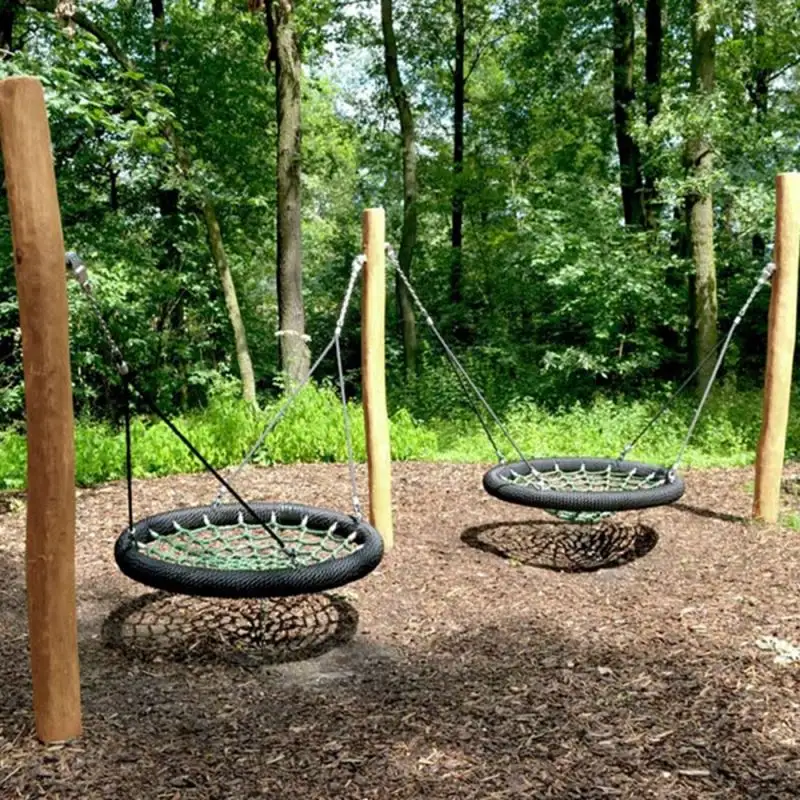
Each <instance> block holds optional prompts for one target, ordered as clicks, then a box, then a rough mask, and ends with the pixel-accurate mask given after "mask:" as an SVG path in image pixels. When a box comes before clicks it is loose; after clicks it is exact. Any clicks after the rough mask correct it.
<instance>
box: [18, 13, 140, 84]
mask: <svg viewBox="0 0 800 800" xmlns="http://www.w3.org/2000/svg"><path fill="white" fill-rule="evenodd" d="M19 4H20V6H22V7H23V8H30V9H33V10H34V11H40V12H42V13H43V14H55V13H56V10H57V8H58V0H19ZM69 18H70V19H71V20H72V21H73V22H74V23H75V24H76V25H78V26H79V27H81V28H83V30H85V31H86V33H89V34H91V35H92V36H94V38H95V39H97V41H98V42H100V44H102V45H103V46H104V47H105V48H106V50H107V51H108V54H109V55H110V56H111V58H113V59H114V61H116V62H117V63H118V64H119V65H120V66H121V67H122V68H123V69H124V70H126V71H127V72H137V71H138V70H137V67H136V64H135V62H134V61H133V60H132V59H131V58H130V57H129V56H128V54H127V53H125V51H124V50H123V49H122V48H121V47H120V46H119V45H118V44H117V42H116V40H115V39H114V37H113V36H112V35H111V34H110V33H109V32H108V31H107V30H105V28H103V27H102V26H100V25H98V24H97V23H96V22H93V21H92V20H91V19H89V17H87V16H86V14H84V13H83V11H79V10H75V11H73V12H72V13H71V14H70V15H69Z"/></svg>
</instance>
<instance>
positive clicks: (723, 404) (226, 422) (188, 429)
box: [0, 384, 800, 489]
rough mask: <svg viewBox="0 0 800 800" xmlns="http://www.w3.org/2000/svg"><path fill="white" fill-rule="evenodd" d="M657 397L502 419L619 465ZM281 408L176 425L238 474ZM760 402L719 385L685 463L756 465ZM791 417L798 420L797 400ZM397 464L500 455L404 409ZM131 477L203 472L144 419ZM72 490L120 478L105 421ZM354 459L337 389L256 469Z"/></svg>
mask: <svg viewBox="0 0 800 800" xmlns="http://www.w3.org/2000/svg"><path fill="white" fill-rule="evenodd" d="M659 400H660V399H657V398H653V399H650V400H648V401H630V400H626V399H625V398H617V399H616V400H611V399H598V400H595V401H593V402H590V403H588V404H582V403H574V404H571V405H569V406H565V407H562V408H560V409H557V410H548V409H545V408H544V407H542V406H540V405H537V404H536V403H533V402H531V401H521V400H520V401H516V402H515V403H513V404H512V405H511V407H510V409H509V411H508V413H507V415H505V418H504V423H505V425H506V426H507V429H508V431H509V433H510V434H511V436H512V437H513V438H514V440H515V441H516V442H517V444H518V445H519V446H520V447H521V448H522V450H523V451H524V452H525V454H526V455H528V456H531V457H537V456H539V457H546V456H556V455H561V456H564V455H586V456H592V455H597V456H616V455H618V454H619V453H620V451H621V450H622V448H623V446H624V445H625V444H626V443H627V442H628V441H629V440H630V439H631V437H632V436H634V435H635V434H636V433H637V432H638V431H639V430H640V429H641V428H643V427H644V425H645V424H646V423H647V422H648V420H649V419H650V418H651V417H652V415H653V414H654V413H655V411H656V410H657V408H658V407H659ZM280 402H281V401H280V400H276V402H275V403H274V404H270V405H269V406H267V407H265V408H264V409H263V410H262V411H260V412H258V413H256V412H253V411H252V409H250V408H248V407H247V406H245V404H244V403H243V402H242V401H241V400H240V399H239V398H238V396H237V387H236V386H235V384H218V385H217V386H216V387H215V389H214V390H213V393H212V399H211V401H210V403H209V405H208V408H207V409H206V410H205V411H203V412H194V413H192V414H188V415H186V416H184V417H181V418H179V419H177V420H176V425H177V427H178V428H179V430H181V431H182V432H183V433H184V434H185V435H186V436H188V437H189V439H190V440H191V441H192V442H193V444H194V445H195V446H196V447H197V448H198V449H199V450H200V452H201V453H203V455H204V456H205V457H206V458H207V459H209V461H210V462H211V463H212V464H213V465H214V466H215V467H218V468H222V467H229V466H236V465H237V464H239V463H240V462H241V460H242V458H243V457H244V455H245V453H246V452H248V450H249V449H250V448H251V446H252V445H253V444H254V443H255V441H256V440H257V438H258V436H259V434H260V432H261V431H262V430H263V429H264V427H265V425H266V423H267V422H268V421H269V420H270V419H271V418H272V417H273V415H274V414H275V412H276V411H277V409H278V407H279V404H280ZM760 403H761V399H760V396H759V394H758V393H756V392H737V391H735V390H734V389H733V388H731V387H729V386H728V387H723V388H722V389H721V390H720V391H719V392H717V393H715V395H714V396H713V397H712V400H711V402H710V404H709V406H708V409H707V411H706V412H705V414H704V416H703V417H702V421H701V424H700V425H699V426H698V429H697V432H696V435H695V437H694V439H693V440H692V443H691V445H690V447H689V448H688V450H687V452H686V455H685V458H684V460H683V465H684V466H692V467H714V466H744V465H746V464H750V463H752V461H753V459H754V457H755V448H756V444H757V441H758V434H759V424H760V417H759V414H758V413H757V411H758V409H759V408H760ZM348 409H349V414H350V419H351V423H352V433H353V445H354V453H355V458H356V460H358V461H364V459H365V442H364V420H363V413H362V409H361V407H360V405H359V404H357V403H353V402H351V403H349V405H348ZM693 413H694V402H693V401H692V400H690V399H685V400H684V401H683V402H681V403H680V404H679V405H677V406H676V407H675V408H673V409H672V410H671V411H669V412H668V413H667V414H666V415H665V416H664V417H663V418H662V419H661V421H660V422H659V423H657V425H656V426H654V427H653V429H652V430H651V431H650V432H649V433H648V434H647V436H646V437H645V438H644V439H643V440H642V441H641V443H640V444H639V445H638V446H637V447H636V449H635V450H634V451H633V452H632V453H631V455H630V457H631V458H634V459H636V460H641V461H647V462H650V463H656V464H664V465H667V466H669V465H671V464H672V463H673V462H674V459H675V457H676V455H677V452H678V449H679V447H680V445H681V443H682V442H683V438H684V435H685V433H686V431H687V428H688V425H689V422H690V420H691V417H692V414H693ZM792 419H793V420H798V419H800V401H795V402H794V403H793V408H792ZM390 427H391V439H392V458H393V459H394V460H398V461H403V460H423V461H459V462H476V461H477V462H484V463H488V462H492V461H494V460H495V454H494V452H493V450H492V448H491V446H490V444H489V443H488V441H487V439H486V437H485V435H484V434H483V431H482V430H481V429H480V427H479V426H478V424H477V423H476V421H475V420H474V419H470V418H469V417H467V416H464V415H460V416H459V415H455V416H452V415H451V416H448V417H446V418H443V419H430V420H427V421H426V422H420V421H418V420H415V419H414V418H413V417H412V415H411V414H410V413H409V412H408V411H407V410H405V409H400V410H398V411H396V412H395V413H394V414H393V415H392V417H391V420H390ZM494 434H495V437H496V440H497V442H498V444H499V446H500V448H501V450H502V451H503V453H504V454H505V456H506V457H507V458H508V459H510V460H513V459H514V458H516V454H515V452H514V450H513V449H512V448H511V446H510V445H509V444H508V442H507V441H506V440H505V439H504V438H503V436H502V434H500V433H499V431H496V430H495V431H494ZM132 439H133V464H134V474H135V476H136V477H139V478H150V477H156V476H161V475H170V474H174V473H189V472H197V471H201V470H202V465H200V463H199V462H198V461H197V460H196V459H195V458H194V456H193V455H192V454H191V453H190V452H189V451H188V450H187V449H186V447H185V446H184V445H183V444H182V443H181V442H180V440H179V439H178V438H177V437H176V436H175V435H174V434H173V433H172V432H171V431H170V430H169V429H168V428H167V426H166V425H164V424H163V423H162V422H158V421H156V422H153V421H151V420H147V419H145V418H142V417H137V418H136V419H135V420H134V422H133V426H132ZM75 446H76V482H77V483H78V485H80V486H91V485H94V484H97V483H102V482H104V481H109V480H117V479H119V478H122V477H124V464H125V460H124V454H125V441H124V434H123V432H122V431H121V430H118V429H114V428H112V427H111V426H110V425H109V424H108V423H98V422H92V421H91V420H79V421H78V423H77V425H76V430H75ZM798 448H800V426H799V425H798V424H797V423H796V422H794V423H793V425H792V427H791V430H790V434H789V437H788V441H787V453H788V455H789V457H790V458H796V457H797V456H796V453H797V452H798ZM25 453H26V451H25V437H24V435H23V434H22V433H15V432H12V431H7V432H5V433H3V434H0V486H1V487H3V488H6V489H18V488H22V487H23V486H24V484H25V458H26V455H25ZM346 459H347V450H346V447H345V440H344V435H343V423H342V407H341V403H340V401H339V396H338V394H337V391H336V390H335V389H334V387H332V386H325V385H323V386H314V385H310V386H308V387H307V388H306V389H304V390H303V391H302V392H301V394H300V395H299V396H298V398H297V400H296V402H295V403H294V404H293V405H292V406H291V408H290V410H289V412H288V413H287V414H286V416H285V417H284V418H283V420H282V421H281V422H280V423H279V424H278V426H277V427H276V428H275V430H274V431H273V432H272V433H271V434H270V435H269V436H267V437H266V439H265V441H264V444H263V447H262V448H261V449H260V450H259V451H258V453H257V454H256V457H255V459H254V462H255V463H256V464H260V465H272V464H286V463H295V462H302V463H313V462H343V461H346Z"/></svg>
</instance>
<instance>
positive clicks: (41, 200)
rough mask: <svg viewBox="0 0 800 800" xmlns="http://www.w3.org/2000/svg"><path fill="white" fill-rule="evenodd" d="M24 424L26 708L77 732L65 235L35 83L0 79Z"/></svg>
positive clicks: (39, 723) (44, 725)
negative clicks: (29, 690) (29, 696)
mask: <svg viewBox="0 0 800 800" xmlns="http://www.w3.org/2000/svg"><path fill="white" fill-rule="evenodd" d="M0 146H2V151H3V159H4V163H5V177H6V188H7V191H8V206H9V213H10V216H11V236H12V241H13V245H14V269H15V272H16V278H17V294H18V297H19V318H20V327H21V328H22V358H23V368H24V376H25V414H26V420H27V428H28V511H27V514H28V517H27V541H26V578H27V595H28V628H29V639H30V659H31V674H32V679H33V710H34V716H35V719H36V733H37V736H38V737H39V739H41V740H42V741H43V742H56V741H65V740H68V739H73V738H75V737H77V736H79V735H80V733H81V706H80V680H79V673H78V630H77V619H76V611H75V454H74V441H73V419H72V384H71V379H70V362H69V329H68V320H67V316H68V311H67V290H66V280H67V275H66V269H65V266H64V240H63V237H62V233H61V214H60V211H59V207H58V196H57V194H56V179H55V172H54V169H53V159H52V155H51V151H50V128H49V125H48V121H47V110H46V108H45V103H44V93H43V91H42V86H41V84H40V83H39V81H38V80H36V79H35V78H26V77H24V78H8V79H6V80H3V81H0Z"/></svg>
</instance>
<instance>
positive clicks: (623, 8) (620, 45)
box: [614, 0, 645, 227]
mask: <svg viewBox="0 0 800 800" xmlns="http://www.w3.org/2000/svg"><path fill="white" fill-rule="evenodd" d="M634 11H635V10H634V6H633V2H632V0H614V133H615V134H616V139H617V152H618V154H619V181H620V189H621V190H622V209H623V213H624V215H625V224H626V225H628V226H631V227H642V226H643V225H644V220H645V214H644V204H643V197H642V194H643V186H642V171H641V156H640V153H639V146H638V145H637V144H636V142H635V141H634V139H633V137H632V136H631V134H630V121H631V119H630V117H631V108H632V105H633V101H634V99H635V97H636V93H635V91H634V88H633V43H634Z"/></svg>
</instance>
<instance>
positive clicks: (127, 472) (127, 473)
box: [122, 376, 133, 530]
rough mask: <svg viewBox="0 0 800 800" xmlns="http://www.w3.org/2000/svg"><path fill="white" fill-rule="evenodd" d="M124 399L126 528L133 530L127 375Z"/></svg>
mask: <svg viewBox="0 0 800 800" xmlns="http://www.w3.org/2000/svg"><path fill="white" fill-rule="evenodd" d="M122 391H123V399H124V401H125V479H126V481H127V484H128V528H129V530H133V448H132V447H131V391H130V386H129V385H128V378H127V376H123V378H122Z"/></svg>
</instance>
